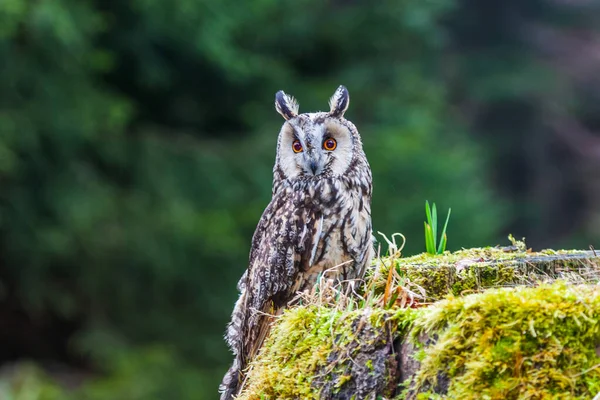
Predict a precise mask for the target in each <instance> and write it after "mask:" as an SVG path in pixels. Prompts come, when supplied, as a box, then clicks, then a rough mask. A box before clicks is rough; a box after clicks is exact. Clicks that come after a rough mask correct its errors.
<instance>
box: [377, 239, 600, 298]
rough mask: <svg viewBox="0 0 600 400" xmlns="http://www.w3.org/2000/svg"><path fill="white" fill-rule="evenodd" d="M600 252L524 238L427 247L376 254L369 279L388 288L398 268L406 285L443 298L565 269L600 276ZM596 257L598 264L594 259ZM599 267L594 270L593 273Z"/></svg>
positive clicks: (528, 281) (530, 280)
mask: <svg viewBox="0 0 600 400" xmlns="http://www.w3.org/2000/svg"><path fill="white" fill-rule="evenodd" d="M599 261H600V257H597V256H594V255H593V254H592V253H591V252H584V251H575V250H544V251H541V252H531V251H528V250H525V245H524V243H522V242H516V244H515V245H514V246H512V247H511V248H501V247H484V248H473V249H465V250H460V251H456V252H454V253H451V252H445V253H444V254H442V255H438V256H436V255H430V254H427V253H423V254H419V255H416V256H413V257H407V258H399V257H386V258H382V259H380V260H376V268H374V269H373V270H371V271H370V276H368V278H367V279H368V280H371V281H372V282H373V284H374V287H375V288H376V290H378V291H379V292H382V291H383V289H384V287H385V286H386V282H387V277H388V273H389V270H390V267H393V268H395V269H396V271H397V273H398V275H399V276H400V277H401V279H402V280H403V281H402V282H401V283H400V284H401V285H403V286H408V287H410V286H411V285H412V286H418V287H419V288H422V289H424V292H425V300H426V301H437V300H441V299H443V298H444V297H445V296H446V295H448V294H453V295H463V294H469V293H472V292H476V291H481V290H482V289H487V288H493V287H502V286H515V285H524V284H529V285H532V284H536V283H539V282H540V281H547V280H549V279H555V278H563V277H565V274H567V273H571V274H573V276H577V275H578V276H579V277H582V278H581V279H582V280H585V281H595V282H598V281H600V276H599V274H598V263H599ZM590 263H593V264H594V265H590ZM590 270H593V272H594V273H593V274H589V272H590Z"/></svg>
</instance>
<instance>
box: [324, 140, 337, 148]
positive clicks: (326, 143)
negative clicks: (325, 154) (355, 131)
mask: <svg viewBox="0 0 600 400" xmlns="http://www.w3.org/2000/svg"><path fill="white" fill-rule="evenodd" d="M336 147H337V142H336V141H335V139H333V138H329V139H325V141H324V142H323V148H324V149H325V150H327V151H333V150H335V148H336Z"/></svg>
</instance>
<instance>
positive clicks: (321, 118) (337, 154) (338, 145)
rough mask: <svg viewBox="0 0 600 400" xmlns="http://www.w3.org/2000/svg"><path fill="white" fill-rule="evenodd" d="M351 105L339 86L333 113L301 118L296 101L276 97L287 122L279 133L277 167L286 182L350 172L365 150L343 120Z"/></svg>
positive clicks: (285, 97)
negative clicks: (287, 180)
mask: <svg viewBox="0 0 600 400" xmlns="http://www.w3.org/2000/svg"><path fill="white" fill-rule="evenodd" d="M348 104H349V96H348V91H347V90H346V88H344V87H343V86H340V88H338V90H337V91H336V93H335V94H334V95H333V96H332V98H331V100H330V106H331V110H330V112H328V113H326V112H319V113H306V114H299V115H298V113H297V112H298V105H297V103H296V102H295V100H294V99H293V98H292V97H291V96H288V95H286V94H285V93H283V92H278V93H277V96H276V99H275V105H276V108H277V111H278V112H279V113H280V114H281V115H282V116H283V117H284V118H285V119H286V120H287V121H286V122H285V123H284V124H283V127H282V128H281V132H280V133H279V140H278V149H277V165H278V166H279V168H281V171H282V172H283V174H284V175H285V177H286V178H287V179H294V178H300V177H304V178H306V177H308V178H310V177H321V176H333V177H335V176H340V175H343V174H344V173H345V172H346V171H347V170H348V168H349V166H350V164H351V163H352V160H353V159H354V154H355V152H356V151H357V149H359V150H360V149H361V148H362V145H361V143H360V137H359V136H358V133H357V131H356V128H355V127H354V125H353V124H352V123H351V122H350V121H348V120H346V119H344V118H343V113H344V112H345V111H346V109H347V108H348Z"/></svg>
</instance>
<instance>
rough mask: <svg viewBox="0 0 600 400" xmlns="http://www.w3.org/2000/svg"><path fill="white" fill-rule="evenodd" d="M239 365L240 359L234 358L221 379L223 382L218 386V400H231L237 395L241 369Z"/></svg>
mask: <svg viewBox="0 0 600 400" xmlns="http://www.w3.org/2000/svg"><path fill="white" fill-rule="evenodd" d="M240 363H241V360H240V357H238V356H236V357H235V360H233V364H232V365H231V367H230V368H229V370H228V371H227V373H226V374H225V376H224V377H223V381H222V382H221V385H219V392H220V393H221V399H220V400H233V398H234V397H233V396H235V395H237V394H238V390H239V387H240V380H241V374H240V371H241V369H242V366H241V365H240Z"/></svg>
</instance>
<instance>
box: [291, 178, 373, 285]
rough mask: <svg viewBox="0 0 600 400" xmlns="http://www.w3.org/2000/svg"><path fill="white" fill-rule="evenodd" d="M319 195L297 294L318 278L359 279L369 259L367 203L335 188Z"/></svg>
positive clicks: (369, 224)
mask: <svg viewBox="0 0 600 400" xmlns="http://www.w3.org/2000/svg"><path fill="white" fill-rule="evenodd" d="M322 193H323V194H324V196H323V197H321V200H324V201H321V202H319V203H316V204H314V205H313V206H314V207H316V210H315V214H316V215H318V221H317V223H316V224H315V226H314V231H315V235H316V237H315V239H314V240H313V242H312V248H311V249H310V252H309V253H308V252H307V254H310V257H309V259H308V260H306V261H305V263H303V264H304V265H303V268H302V270H301V273H300V274H301V275H302V284H301V285H300V288H299V290H304V289H305V288H310V287H312V286H313V285H314V284H315V282H316V280H317V278H318V276H319V274H325V276H326V277H327V278H336V277H338V278H340V279H341V280H346V279H354V278H357V277H361V275H362V272H364V262H365V259H370V257H371V256H372V242H371V235H372V232H371V230H372V229H371V212H370V199H368V201H367V200H366V199H364V198H363V196H362V193H361V192H360V191H344V190H340V189H339V187H336V185H331V186H329V188H327V190H326V191H324V192H322ZM334 194H335V195H334ZM331 195H334V196H333V197H329V196H331Z"/></svg>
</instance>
